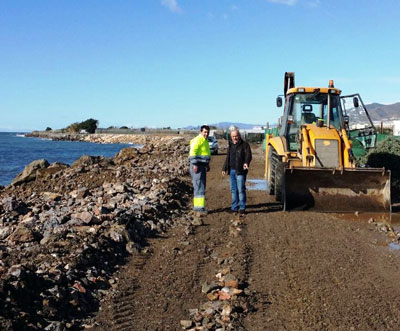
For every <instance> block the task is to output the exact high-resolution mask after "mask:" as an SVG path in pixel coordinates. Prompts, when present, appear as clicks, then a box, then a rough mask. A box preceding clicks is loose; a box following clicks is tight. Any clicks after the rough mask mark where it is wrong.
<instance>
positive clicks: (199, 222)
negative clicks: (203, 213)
mask: <svg viewBox="0 0 400 331" xmlns="http://www.w3.org/2000/svg"><path fill="white" fill-rule="evenodd" d="M190 223H191V224H192V225H194V226H201V225H203V220H202V219H201V218H200V217H193V219H192V220H191V221H190Z"/></svg>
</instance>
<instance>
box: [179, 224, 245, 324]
mask: <svg viewBox="0 0 400 331" xmlns="http://www.w3.org/2000/svg"><path fill="white" fill-rule="evenodd" d="M242 225H243V220H242V219H236V220H231V224H230V228H229V235H230V236H231V237H235V238H236V237H238V236H239V234H240V233H241V231H242ZM222 262H227V264H228V265H227V266H226V267H224V268H222V269H220V270H219V271H218V273H217V274H216V275H215V278H216V279H215V280H214V281H211V282H204V283H203V284H202V287H201V291H202V293H203V294H204V295H205V296H206V298H207V301H206V302H205V303H204V304H202V305H201V307H200V308H196V309H190V310H189V314H190V319H188V320H181V321H180V326H181V327H182V329H184V330H189V331H195V330H218V331H226V330H244V329H243V327H242V326H241V325H240V318H241V317H243V316H244V315H245V314H247V313H248V311H249V307H250V306H249V303H248V300H247V299H246V297H247V296H248V295H250V292H249V289H248V288H246V287H245V286H244V284H243V283H241V282H240V281H239V279H238V278H237V277H236V276H235V274H234V273H233V272H232V268H231V266H230V264H233V263H234V259H233V258H231V259H226V260H224V261H219V263H222Z"/></svg>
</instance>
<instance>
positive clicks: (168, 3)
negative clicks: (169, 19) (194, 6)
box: [161, 0, 182, 13]
mask: <svg viewBox="0 0 400 331" xmlns="http://www.w3.org/2000/svg"><path fill="white" fill-rule="evenodd" d="M161 4H162V5H163V6H165V7H167V8H168V9H169V10H170V11H172V12H173V13H182V8H181V7H179V4H178V1H177V0H161Z"/></svg>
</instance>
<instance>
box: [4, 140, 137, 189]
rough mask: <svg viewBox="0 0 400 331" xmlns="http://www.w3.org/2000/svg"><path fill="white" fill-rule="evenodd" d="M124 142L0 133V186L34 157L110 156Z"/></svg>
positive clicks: (64, 159)
mask: <svg viewBox="0 0 400 331" xmlns="http://www.w3.org/2000/svg"><path fill="white" fill-rule="evenodd" d="M128 146H130V147H132V146H135V145H128V144H94V143H88V142H77V141H52V140H45V139H39V138H26V137H24V135H23V134H22V133H16V132H0V185H4V186H5V185H8V184H10V183H11V181H12V180H13V179H14V178H15V176H17V175H18V174H19V173H20V172H22V170H23V169H24V168H25V166H26V165H27V164H29V163H31V162H32V161H34V160H38V159H46V160H47V161H48V162H49V163H52V162H62V163H67V164H69V165H71V164H72V163H73V162H74V161H75V160H77V159H79V158H80V157H81V156H82V155H91V156H105V157H113V156H115V154H116V153H118V152H119V151H120V150H121V149H122V148H125V147H128Z"/></svg>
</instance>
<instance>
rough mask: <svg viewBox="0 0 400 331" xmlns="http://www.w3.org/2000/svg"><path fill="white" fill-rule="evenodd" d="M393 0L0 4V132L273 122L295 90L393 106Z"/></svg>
mask: <svg viewBox="0 0 400 331" xmlns="http://www.w3.org/2000/svg"><path fill="white" fill-rule="evenodd" d="M399 15H400V2H399V1H398V0H380V1H378V0H363V1H361V0H355V1H348V0H336V1H328V0H57V1H56V0H35V1H33V0H0V115H1V116H0V130H1V131H5V130H6V131H22V130H24V131H30V130H44V129H45V128H46V127H51V128H53V129H58V128H64V127H67V126H68V125H69V124H71V123H74V122H80V121H84V120H86V119H89V118H94V119H97V120H98V121H99V126H100V127H103V128H106V127H109V126H128V127H135V128H138V127H168V126H169V127H172V128H181V127H185V126H188V125H201V124H212V123H217V122H224V121H230V122H241V123H254V124H265V123H267V122H269V123H276V121H277V118H278V117H279V116H280V115H281V112H282V108H277V107H276V104H275V99H276V97H277V95H279V94H282V93H283V77H284V73H285V71H294V72H295V74H296V85H299V86H300V85H303V86H327V85H328V82H329V80H330V79H333V80H334V82H335V87H337V88H339V89H341V90H342V94H352V93H360V94H361V96H362V98H363V100H364V103H371V102H377V103H382V104H392V103H395V102H400V65H399V61H400V20H399Z"/></svg>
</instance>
